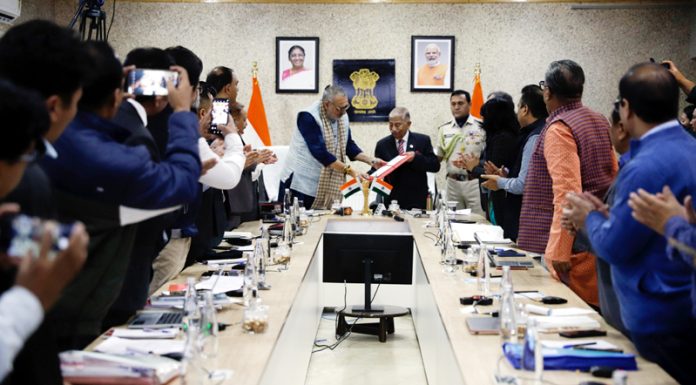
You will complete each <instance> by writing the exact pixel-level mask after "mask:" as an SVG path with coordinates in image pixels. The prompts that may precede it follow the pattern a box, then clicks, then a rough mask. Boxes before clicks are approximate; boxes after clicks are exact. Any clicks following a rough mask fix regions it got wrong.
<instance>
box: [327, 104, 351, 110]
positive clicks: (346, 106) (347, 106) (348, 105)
mask: <svg viewBox="0 0 696 385" xmlns="http://www.w3.org/2000/svg"><path fill="white" fill-rule="evenodd" d="M331 105H332V106H334V108H335V109H336V110H338V111H339V112H346V111H348V109H349V108H350V103H348V104H346V105H345V106H343V107H339V106H337V105H336V104H335V103H334V102H331Z"/></svg>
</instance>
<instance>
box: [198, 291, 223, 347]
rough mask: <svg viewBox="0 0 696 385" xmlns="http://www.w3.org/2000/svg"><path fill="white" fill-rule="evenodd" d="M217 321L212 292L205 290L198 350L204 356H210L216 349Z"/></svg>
mask: <svg viewBox="0 0 696 385" xmlns="http://www.w3.org/2000/svg"><path fill="white" fill-rule="evenodd" d="M217 336H218V323H217V314H216V312H215V303H214V302H213V292H212V291H210V290H206V291H205V292H204V294H203V307H202V308H201V330H200V335H199V337H198V338H199V339H200V351H201V354H202V355H203V357H204V358H212V357H215V356H216V355H217V351H218V341H217Z"/></svg>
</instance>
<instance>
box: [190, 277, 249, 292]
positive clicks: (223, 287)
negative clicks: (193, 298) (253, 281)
mask: <svg viewBox="0 0 696 385" xmlns="http://www.w3.org/2000/svg"><path fill="white" fill-rule="evenodd" d="M243 285H244V277H243V276H229V275H213V276H211V277H210V278H208V279H206V280H203V281H200V282H198V283H197V284H196V290H212V292H213V294H218V293H226V292H228V291H235V290H239V289H241V288H242V286H243Z"/></svg>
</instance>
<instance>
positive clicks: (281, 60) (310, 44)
mask: <svg viewBox="0 0 696 385" xmlns="http://www.w3.org/2000/svg"><path fill="white" fill-rule="evenodd" d="M318 91H319V38H318V37H276V93H317V92H318Z"/></svg>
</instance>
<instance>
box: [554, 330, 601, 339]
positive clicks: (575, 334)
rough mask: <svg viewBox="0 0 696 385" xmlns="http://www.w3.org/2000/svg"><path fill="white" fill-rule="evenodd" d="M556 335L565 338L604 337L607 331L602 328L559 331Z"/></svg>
mask: <svg viewBox="0 0 696 385" xmlns="http://www.w3.org/2000/svg"><path fill="white" fill-rule="evenodd" d="M558 335H559V336H561V337H565V338H583V337H604V336H606V335H607V332H606V331H604V330H573V331H567V332H560V333H558Z"/></svg>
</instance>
